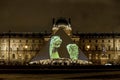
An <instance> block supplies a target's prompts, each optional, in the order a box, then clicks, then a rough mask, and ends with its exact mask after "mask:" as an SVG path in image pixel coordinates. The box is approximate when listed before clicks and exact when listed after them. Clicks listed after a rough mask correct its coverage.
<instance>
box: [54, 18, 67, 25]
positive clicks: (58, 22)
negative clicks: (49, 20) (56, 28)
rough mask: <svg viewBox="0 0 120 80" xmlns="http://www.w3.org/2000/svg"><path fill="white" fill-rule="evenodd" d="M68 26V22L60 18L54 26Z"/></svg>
mask: <svg viewBox="0 0 120 80" xmlns="http://www.w3.org/2000/svg"><path fill="white" fill-rule="evenodd" d="M61 24H62V25H68V24H69V23H68V21H67V20H66V19H64V18H60V19H58V20H57V21H56V25H61Z"/></svg>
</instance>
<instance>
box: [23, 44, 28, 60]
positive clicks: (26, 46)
mask: <svg viewBox="0 0 120 80" xmlns="http://www.w3.org/2000/svg"><path fill="white" fill-rule="evenodd" d="M24 48H25V54H24V55H25V56H24V57H25V59H26V55H27V49H28V45H25V46H24ZM25 61H26V60H25Z"/></svg>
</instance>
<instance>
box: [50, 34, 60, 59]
mask: <svg viewBox="0 0 120 80" xmlns="http://www.w3.org/2000/svg"><path fill="white" fill-rule="evenodd" d="M61 43H62V39H60V37H59V36H52V38H51V41H50V46H49V47H50V48H49V51H50V52H49V53H50V59H57V58H60V56H59V53H58V48H59V47H60V44H61Z"/></svg>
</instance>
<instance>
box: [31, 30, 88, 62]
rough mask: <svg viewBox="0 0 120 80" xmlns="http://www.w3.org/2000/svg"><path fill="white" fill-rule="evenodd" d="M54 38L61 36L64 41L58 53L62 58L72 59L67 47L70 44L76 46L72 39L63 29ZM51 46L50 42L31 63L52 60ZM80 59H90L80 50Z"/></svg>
mask: <svg viewBox="0 0 120 80" xmlns="http://www.w3.org/2000/svg"><path fill="white" fill-rule="evenodd" d="M53 36H60V38H61V39H62V43H61V45H60V47H59V48H58V53H59V56H60V58H70V56H69V53H68V51H67V48H66V46H67V45H68V44H75V43H74V42H73V41H72V39H71V38H70V37H69V36H68V35H67V34H66V33H65V31H64V30H63V28H60V29H59V30H58V31H57V32H56V33H55V34H54V35H53ZM49 45H50V40H49V41H48V42H47V43H46V44H44V46H43V48H42V49H41V50H40V52H39V54H37V55H36V56H35V57H34V58H33V59H32V60H31V61H38V60H43V59H50V56H49ZM78 59H80V60H88V58H87V57H86V56H85V55H84V53H83V52H82V51H81V50H80V49H79V57H78Z"/></svg>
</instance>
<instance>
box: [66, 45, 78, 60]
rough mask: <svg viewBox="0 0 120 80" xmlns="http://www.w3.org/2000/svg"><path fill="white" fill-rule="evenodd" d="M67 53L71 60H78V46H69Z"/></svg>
mask: <svg viewBox="0 0 120 80" xmlns="http://www.w3.org/2000/svg"><path fill="white" fill-rule="evenodd" d="M67 51H68V53H69V55H70V58H71V59H78V54H79V50H78V46H77V45H76V44H68V45H67Z"/></svg>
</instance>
